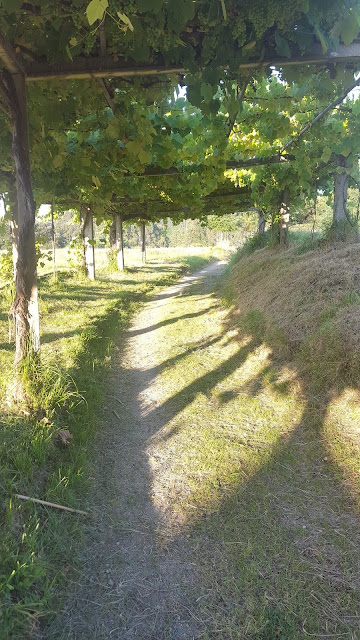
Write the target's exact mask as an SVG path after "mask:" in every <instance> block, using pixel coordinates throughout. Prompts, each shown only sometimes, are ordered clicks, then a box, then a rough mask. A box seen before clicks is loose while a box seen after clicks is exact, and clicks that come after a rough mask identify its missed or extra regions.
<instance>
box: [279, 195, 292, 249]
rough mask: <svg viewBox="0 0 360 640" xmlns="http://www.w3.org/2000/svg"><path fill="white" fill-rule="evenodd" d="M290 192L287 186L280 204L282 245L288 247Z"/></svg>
mask: <svg viewBox="0 0 360 640" xmlns="http://www.w3.org/2000/svg"><path fill="white" fill-rule="evenodd" d="M289 200H290V193H289V189H288V187H286V188H285V189H284V191H283V193H282V202H281V206H280V246H281V247H287V246H288V245H289V219H290V205H289Z"/></svg>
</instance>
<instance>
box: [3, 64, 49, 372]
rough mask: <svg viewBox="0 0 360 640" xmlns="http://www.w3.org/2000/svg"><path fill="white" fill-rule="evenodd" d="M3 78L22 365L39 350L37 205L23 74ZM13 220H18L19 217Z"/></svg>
mask: <svg viewBox="0 0 360 640" xmlns="http://www.w3.org/2000/svg"><path fill="white" fill-rule="evenodd" d="M2 75H3V79H4V80H5V83H6V87H7V97H8V105H9V110H10V115H11V122H12V157H13V161H14V166H15V179H16V205H17V216H18V234H17V253H18V255H17V262H16V296H15V301H14V304H13V309H12V310H13V315H14V321H15V336H16V353H15V363H16V364H19V363H20V362H22V361H23V360H24V359H25V357H26V356H27V355H28V354H30V353H36V352H38V351H39V349H40V331H39V306H38V289H37V269H36V251H35V202H34V198H33V192H32V186H31V173H30V153H29V136H28V117H27V106H26V86H25V77H24V76H23V75H22V74H20V73H19V74H13V75H12V74H10V73H9V72H7V71H5V70H3V72H2ZM15 210H16V208H15ZM14 217H15V218H16V213H14ZM14 226H16V221H15V225H14ZM15 238H16V232H15Z"/></svg>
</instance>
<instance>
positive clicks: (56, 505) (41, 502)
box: [15, 493, 89, 516]
mask: <svg viewBox="0 0 360 640" xmlns="http://www.w3.org/2000/svg"><path fill="white" fill-rule="evenodd" d="M15 497H16V498H19V500H30V502H36V503H37V504H42V505H44V506H45V507H54V508H55V509H62V510H63V511H70V513H81V515H83V516H88V515H89V513H88V511H81V510H80V509H71V508H70V507H64V506H63V505H62V504H56V503H55V502H47V501H46V500H39V499H38V498H30V497H29V496H22V495H21V494H20V493H15Z"/></svg>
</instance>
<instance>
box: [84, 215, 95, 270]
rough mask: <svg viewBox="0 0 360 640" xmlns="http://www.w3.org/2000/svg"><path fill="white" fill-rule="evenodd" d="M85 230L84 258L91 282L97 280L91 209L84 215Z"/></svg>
mask: <svg viewBox="0 0 360 640" xmlns="http://www.w3.org/2000/svg"><path fill="white" fill-rule="evenodd" d="M82 221H83V228H82V238H83V256H84V269H85V275H86V276H87V277H88V278H89V280H95V247H94V220H93V215H92V211H91V209H90V207H86V209H85V211H84V212H83V215H82Z"/></svg>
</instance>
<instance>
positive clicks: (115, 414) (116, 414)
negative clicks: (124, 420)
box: [112, 409, 121, 422]
mask: <svg viewBox="0 0 360 640" xmlns="http://www.w3.org/2000/svg"><path fill="white" fill-rule="evenodd" d="M112 412H113V414H114V416H116V417H117V419H118V420H119V422H121V418H120V416H119V414H118V413H116V411H115V409H113V410H112Z"/></svg>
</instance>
